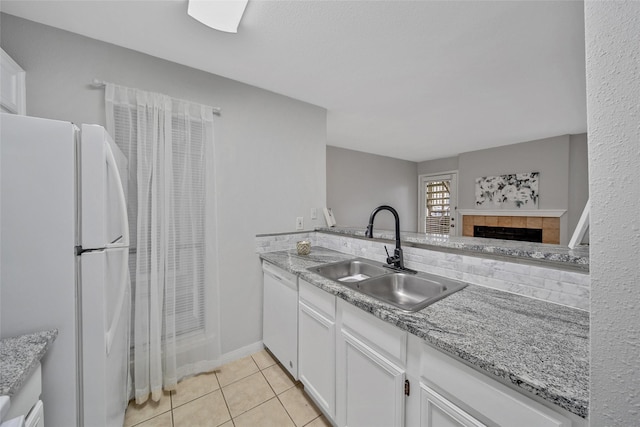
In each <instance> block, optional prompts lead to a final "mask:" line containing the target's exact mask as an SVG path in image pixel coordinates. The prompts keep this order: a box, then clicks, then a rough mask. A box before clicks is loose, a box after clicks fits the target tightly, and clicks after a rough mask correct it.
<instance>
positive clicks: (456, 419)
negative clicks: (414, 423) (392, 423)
mask: <svg viewBox="0 0 640 427" xmlns="http://www.w3.org/2000/svg"><path fill="white" fill-rule="evenodd" d="M420 411H421V416H420V427H485V425H484V424H482V423H481V422H480V421H478V420H476V419H475V418H473V417H472V416H471V415H469V414H467V413H466V412H465V411H463V410H462V409H461V408H459V407H458V406H456V405H455V404H453V403H452V402H450V401H449V400H447V399H446V398H444V397H443V396H441V395H440V394H439V393H437V392H436V391H434V390H433V389H431V388H429V387H428V386H426V385H424V384H420Z"/></svg>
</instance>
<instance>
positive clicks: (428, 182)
mask: <svg viewBox="0 0 640 427" xmlns="http://www.w3.org/2000/svg"><path fill="white" fill-rule="evenodd" d="M457 175H458V174H457V172H447V173H445V174H438V175H420V177H419V185H418V187H419V192H420V195H419V217H418V224H419V225H418V231H419V232H420V233H428V234H442V235H451V236H455V235H456V234H457V233H456V222H457V217H456V213H457V189H458V183H457Z"/></svg>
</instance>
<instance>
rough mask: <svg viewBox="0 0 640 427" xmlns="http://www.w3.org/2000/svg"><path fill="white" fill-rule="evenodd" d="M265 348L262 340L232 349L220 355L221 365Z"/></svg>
mask: <svg viewBox="0 0 640 427" xmlns="http://www.w3.org/2000/svg"><path fill="white" fill-rule="evenodd" d="M263 348H264V344H263V343H262V341H257V342H254V343H253V344H249V345H247V346H244V347H242V348H239V349H237V350H233V351H230V352H229V353H225V354H223V355H221V356H220V358H219V359H218V362H219V365H218V366H222V365H224V364H225V363H229V362H233V361H234V360H238V359H241V358H243V357H246V356H249V355H251V354H253V353H257V352H259V351H260V350H262V349H263Z"/></svg>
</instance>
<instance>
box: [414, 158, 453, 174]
mask: <svg viewBox="0 0 640 427" xmlns="http://www.w3.org/2000/svg"><path fill="white" fill-rule="evenodd" d="M457 170H458V156H455V157H445V158H443V159H435V160H427V161H425V162H420V163H418V175H427V174H429V175H433V174H436V173H442V172H450V171H457Z"/></svg>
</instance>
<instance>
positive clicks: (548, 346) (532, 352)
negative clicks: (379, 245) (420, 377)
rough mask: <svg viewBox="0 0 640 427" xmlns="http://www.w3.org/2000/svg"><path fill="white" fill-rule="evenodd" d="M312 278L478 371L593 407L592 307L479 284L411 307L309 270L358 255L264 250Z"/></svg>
mask: <svg viewBox="0 0 640 427" xmlns="http://www.w3.org/2000/svg"><path fill="white" fill-rule="evenodd" d="M260 257H261V258H262V259H263V260H266V261H269V262H271V263H273V264H275V265H277V266H279V267H280V268H283V269H284V270H287V271H289V272H291V273H294V274H297V275H299V277H301V278H302V279H304V280H306V281H308V282H310V283H311V284H313V285H315V286H317V287H319V288H321V289H323V290H325V291H327V292H329V293H331V294H333V295H336V296H337V297H338V298H341V299H343V300H345V301H348V302H349V303H351V304H353V305H355V306H357V307H359V308H361V309H362V310H364V311H367V312H369V313H371V314H373V315H374V316H376V317H378V318H379V319H382V320H384V321H386V322H388V323H391V324H393V325H395V326H397V327H399V328H400V329H403V330H405V331H408V332H409V333H411V334H413V335H415V336H418V337H420V338H422V339H424V340H425V341H426V342H427V343H429V344H430V345H432V346H433V347H436V348H438V349H440V350H442V351H444V352H446V353H448V354H450V355H452V356H454V357H456V358H459V359H461V360H463V361H465V362H466V363H467V364H469V365H470V366H472V367H474V368H475V369H476V370H478V371H479V372H482V373H484V374H486V375H488V376H489V377H493V378H494V379H497V380H499V381H502V382H506V383H510V384H512V385H513V386H515V387H516V388H518V389H520V390H522V391H523V392H524V393H525V394H527V393H533V394H534V395H536V396H539V397H540V398H542V399H544V400H546V401H549V402H551V403H553V404H555V405H558V406H560V407H561V408H564V409H566V410H568V411H569V412H572V413H574V414H576V415H578V416H580V417H583V418H586V417H587V416H588V410H589V314H588V313H587V312H584V311H581V310H576V309H572V308H569V307H565V306H561V305H557V304H552V303H548V302H545V301H540V300H536V299H532V298H527V297H523V296H519V295H515V294H510V293H506V292H501V291H497V290H493V289H489V288H484V287H481V286H475V285H471V284H470V285H468V286H467V287H466V288H465V289H463V290H461V291H459V292H457V293H455V294H453V295H451V296H449V297H447V298H445V299H443V300H440V301H438V302H436V303H434V304H433V305H431V306H428V307H427V308H425V309H423V310H421V311H418V312H415V313H408V312H404V311H402V310H398V309H396V308H394V307H393V306H390V305H388V304H385V303H383V302H381V301H378V300H376V299H374V298H371V297H368V296H366V295H364V294H361V293H359V292H356V291H353V290H351V289H349V288H347V287H345V286H343V285H341V284H340V283H338V282H334V281H332V280H328V279H325V278H323V277H322V276H319V275H317V274H315V273H312V272H310V271H308V270H307V268H309V267H314V266H317V265H321V264H326V263H330V262H337V261H342V260H347V259H352V258H354V256H353V255H348V254H343V253H341V252H336V251H332V250H329V249H325V248H321V247H315V246H314V247H312V248H311V253H310V254H309V255H304V256H301V255H298V254H297V252H296V251H295V250H289V251H280V252H267V253H262V254H260Z"/></svg>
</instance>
